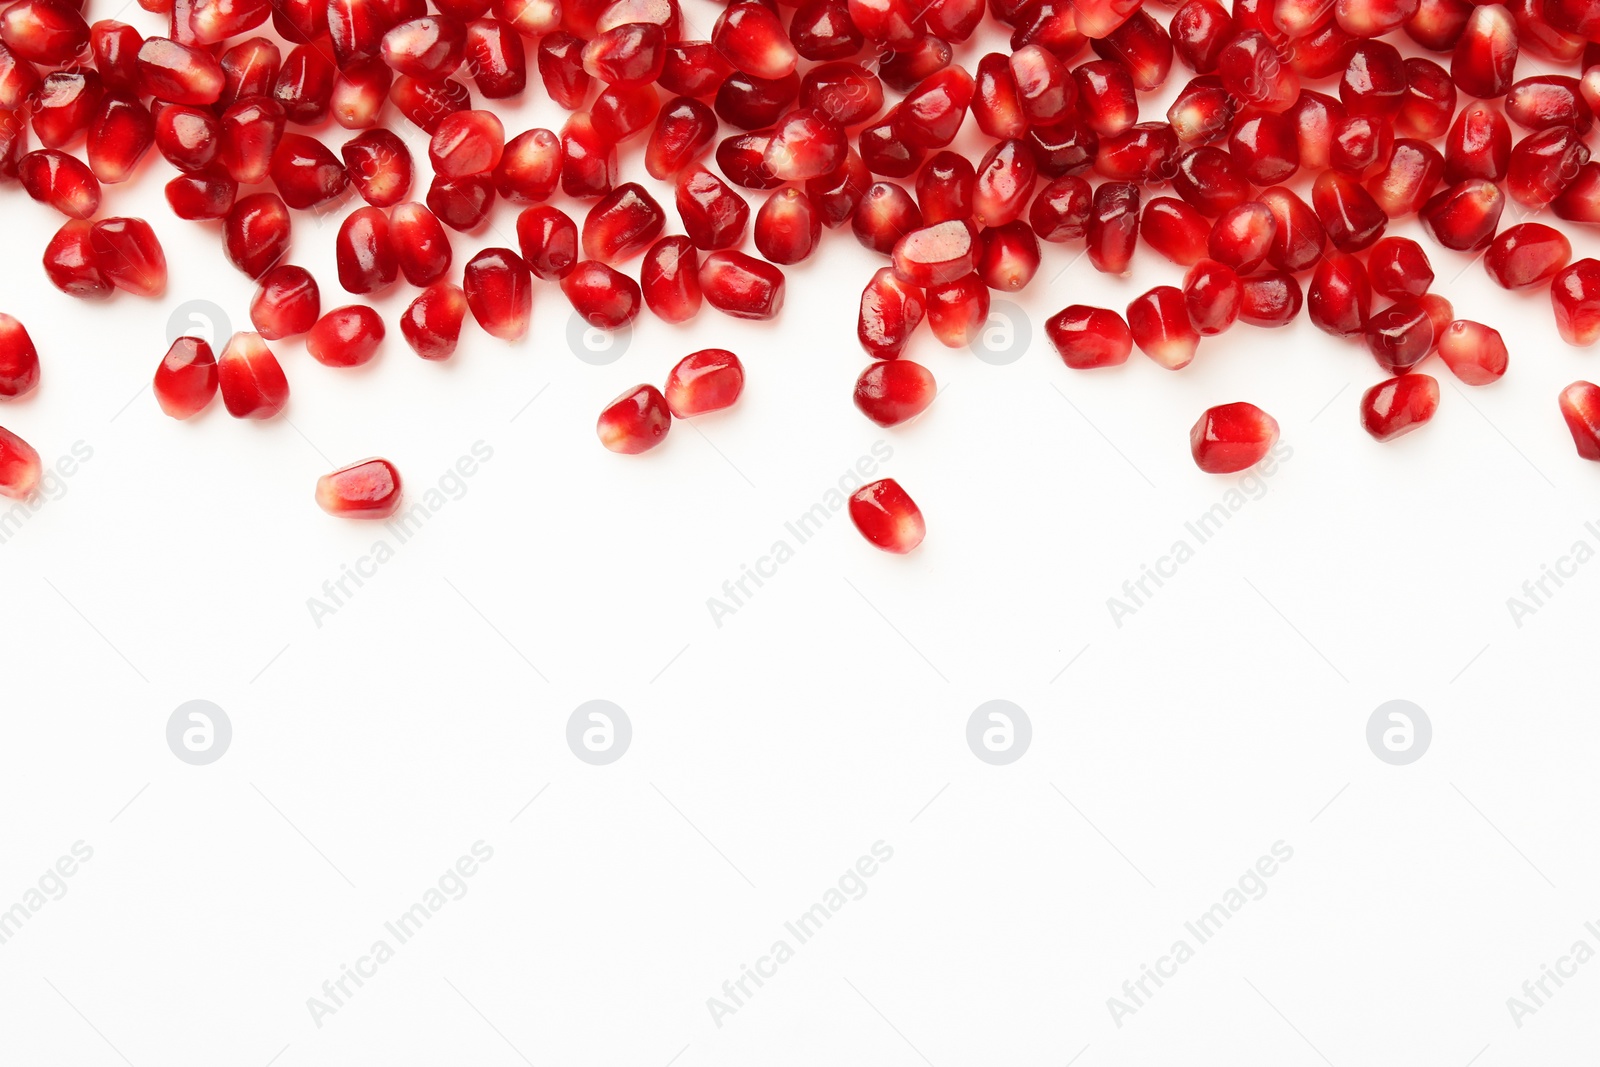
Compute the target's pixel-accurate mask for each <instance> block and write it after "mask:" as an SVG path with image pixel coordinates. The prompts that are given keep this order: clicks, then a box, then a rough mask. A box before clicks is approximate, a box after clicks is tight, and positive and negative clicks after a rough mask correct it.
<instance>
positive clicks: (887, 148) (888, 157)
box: [761, 108, 927, 181]
mask: <svg viewBox="0 0 1600 1067" xmlns="http://www.w3.org/2000/svg"><path fill="white" fill-rule="evenodd" d="M899 117H900V111H899V108H890V109H889V113H888V114H886V115H884V116H883V120H882V121H881V122H878V123H877V124H876V125H873V126H868V127H867V128H866V129H864V130H862V131H861V133H860V134H859V135H857V137H856V148H857V150H858V151H859V152H860V153H861V161H862V162H863V163H865V164H866V165H867V169H868V170H870V171H872V173H874V174H881V175H883V176H884V177H885V178H908V177H910V176H911V175H912V174H914V173H916V170H917V168H918V167H920V166H921V165H922V161H923V159H924V157H925V156H926V155H927V149H925V148H923V147H922V146H920V145H915V144H912V143H911V142H910V141H908V140H906V139H905V138H904V137H903V136H901V134H900V130H899V128H898V126H897V123H898V122H899ZM761 136H763V137H764V138H766V139H767V143H768V145H769V146H770V144H771V139H770V137H767V135H766V134H765V133H763V134H762V135H761ZM761 169H762V174H763V175H766V174H770V172H771V168H769V167H768V166H767V165H766V161H765V149H763V160H762V168H761ZM772 180H773V181H777V180H778V179H777V177H776V176H773V177H772Z"/></svg>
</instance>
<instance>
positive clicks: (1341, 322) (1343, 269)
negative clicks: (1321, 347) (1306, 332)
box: [1306, 252, 1372, 337]
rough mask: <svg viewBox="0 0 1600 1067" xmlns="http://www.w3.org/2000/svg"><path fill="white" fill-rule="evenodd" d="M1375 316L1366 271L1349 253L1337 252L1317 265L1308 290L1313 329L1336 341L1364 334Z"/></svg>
mask: <svg viewBox="0 0 1600 1067" xmlns="http://www.w3.org/2000/svg"><path fill="white" fill-rule="evenodd" d="M1371 313H1372V284H1371V282H1370V280H1369V279H1368V275H1367V268H1366V267H1363V266H1362V265H1361V261H1360V260H1359V259H1357V258H1356V257H1355V256H1353V255H1351V254H1350V253H1348V252H1334V253H1332V254H1331V255H1329V256H1327V257H1325V258H1324V259H1323V260H1322V261H1321V262H1319V263H1318V264H1317V269H1316V270H1315V271H1314V272H1312V275H1311V284H1310V285H1309V286H1308V287H1307V289H1306V314H1307V315H1308V316H1309V317H1310V319H1311V322H1312V325H1314V326H1316V328H1317V329H1319V330H1321V331H1322V332H1323V333H1328V334H1332V335H1333V336H1335V337H1359V336H1362V335H1363V334H1365V332H1366V329H1367V319H1368V318H1369V317H1370V315H1371Z"/></svg>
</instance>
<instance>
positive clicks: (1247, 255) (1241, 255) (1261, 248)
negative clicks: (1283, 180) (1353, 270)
mask: <svg viewBox="0 0 1600 1067" xmlns="http://www.w3.org/2000/svg"><path fill="white" fill-rule="evenodd" d="M1277 235H1278V220H1277V218H1276V217H1275V216H1274V215H1273V213H1272V211H1271V209H1269V208H1268V207H1267V205H1265V204H1263V203H1261V202H1260V201H1257V200H1247V201H1245V202H1244V203H1242V204H1239V205H1238V206H1236V207H1232V208H1229V209H1228V210H1227V211H1225V212H1223V213H1222V215H1221V216H1220V217H1219V218H1218V219H1217V221H1216V222H1214V223H1213V224H1212V226H1211V234H1210V236H1209V237H1208V238H1207V239H1206V252H1207V253H1208V254H1209V255H1210V257H1211V258H1212V259H1215V260H1219V261H1221V262H1222V263H1225V264H1226V265H1228V266H1230V267H1232V268H1233V269H1234V270H1235V271H1238V272H1240V273H1242V274H1248V273H1250V272H1251V271H1253V270H1255V269H1256V268H1257V267H1259V266H1261V264H1263V263H1265V262H1266V261H1267V256H1268V255H1269V254H1270V253H1271V251H1272V247H1273V242H1274V240H1275V239H1276V238H1277ZM1319 252H1320V248H1319Z"/></svg>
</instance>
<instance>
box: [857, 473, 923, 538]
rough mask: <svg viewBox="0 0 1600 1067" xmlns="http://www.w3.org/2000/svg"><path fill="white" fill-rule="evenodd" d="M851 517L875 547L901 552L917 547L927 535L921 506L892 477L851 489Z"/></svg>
mask: <svg viewBox="0 0 1600 1067" xmlns="http://www.w3.org/2000/svg"><path fill="white" fill-rule="evenodd" d="M850 521H851V522H853V523H855V526H856V529H857V530H859V531H861V536H862V537H865V538H866V539H867V540H868V541H869V542H871V544H872V545H873V546H874V547H876V548H881V549H883V550H884V551H885V552H894V553H896V554H899V555H904V554H905V553H907V552H910V551H911V550H912V549H914V548H916V547H917V546H918V545H920V544H921V543H922V539H923V538H924V537H925V536H926V535H927V524H926V522H925V521H924V520H923V517H922V510H921V509H920V508H918V507H917V505H916V502H915V501H913V500H912V499H911V497H910V495H909V494H907V493H906V491H905V490H904V489H902V488H900V483H899V482H896V481H895V480H894V479H893V478H883V479H880V480H879V481H876V482H871V483H869V484H867V485H864V486H862V487H861V488H860V489H857V490H856V491H855V492H854V493H851V494H850Z"/></svg>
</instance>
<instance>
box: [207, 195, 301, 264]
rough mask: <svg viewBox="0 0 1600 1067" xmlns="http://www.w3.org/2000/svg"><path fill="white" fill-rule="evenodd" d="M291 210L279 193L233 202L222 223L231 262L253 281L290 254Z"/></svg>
mask: <svg viewBox="0 0 1600 1067" xmlns="http://www.w3.org/2000/svg"><path fill="white" fill-rule="evenodd" d="M289 230H290V227H289V209H288V208H287V207H285V206H284V203H283V200H282V199H280V198H279V197H278V195H277V194H276V193H253V194H251V195H250V196H244V197H240V198H239V199H238V200H236V201H234V205H233V210H232V211H230V212H228V216H227V218H226V219H224V220H223V224H222V238H223V250H224V251H225V252H226V253H227V256H228V262H230V263H232V264H233V265H234V266H236V267H238V268H239V269H240V270H242V271H244V273H245V274H246V275H247V276H249V277H251V278H259V277H261V276H262V275H263V274H265V273H266V272H267V270H268V268H270V267H272V266H273V265H274V264H275V263H277V262H278V260H280V259H282V258H283V256H284V253H286V252H287V251H288V250H289Z"/></svg>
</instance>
